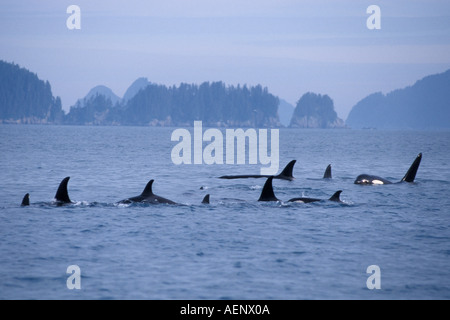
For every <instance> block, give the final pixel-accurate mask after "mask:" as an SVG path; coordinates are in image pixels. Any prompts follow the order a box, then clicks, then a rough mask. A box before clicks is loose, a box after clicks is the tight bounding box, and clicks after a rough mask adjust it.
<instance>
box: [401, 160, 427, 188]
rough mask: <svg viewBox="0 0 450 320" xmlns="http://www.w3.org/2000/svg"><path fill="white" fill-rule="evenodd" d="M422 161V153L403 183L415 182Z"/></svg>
mask: <svg viewBox="0 0 450 320" xmlns="http://www.w3.org/2000/svg"><path fill="white" fill-rule="evenodd" d="M421 161H422V153H419V155H418V156H417V158H416V159H415V160H414V162H413V163H412V165H411V167H410V168H409V169H408V172H406V174H405V176H404V177H403V179H402V180H401V182H410V183H411V182H414V179H416V174H417V170H419V166H420V162H421Z"/></svg>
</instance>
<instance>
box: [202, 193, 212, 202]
mask: <svg viewBox="0 0 450 320" xmlns="http://www.w3.org/2000/svg"><path fill="white" fill-rule="evenodd" d="M209 198H210V195H209V194H207V195H206V196H205V197H204V198H203V201H202V204H209Z"/></svg>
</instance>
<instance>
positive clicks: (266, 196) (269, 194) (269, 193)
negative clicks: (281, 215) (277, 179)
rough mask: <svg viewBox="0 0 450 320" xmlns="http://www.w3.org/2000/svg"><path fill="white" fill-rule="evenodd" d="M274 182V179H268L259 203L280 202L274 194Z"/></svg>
mask: <svg viewBox="0 0 450 320" xmlns="http://www.w3.org/2000/svg"><path fill="white" fill-rule="evenodd" d="M272 180H273V177H269V178H268V179H267V181H266V183H265V184H264V188H263V190H262V192H261V196H260V197H259V200H258V201H278V199H277V197H275V194H274V192H273V186H272Z"/></svg>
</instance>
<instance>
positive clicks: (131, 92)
mask: <svg viewBox="0 0 450 320" xmlns="http://www.w3.org/2000/svg"><path fill="white" fill-rule="evenodd" d="M150 84H151V83H150V82H149V81H148V79H147V78H139V79H137V80H136V81H135V82H133V83H132V84H131V86H130V87H129V88H128V89H127V91H126V92H125V94H124V96H123V98H122V102H123V103H127V102H128V101H129V100H131V99H132V98H134V96H135V95H136V94H137V93H138V92H139V91H140V90H142V89H144V88H145V87H147V86H149V85H150Z"/></svg>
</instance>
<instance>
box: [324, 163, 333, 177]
mask: <svg viewBox="0 0 450 320" xmlns="http://www.w3.org/2000/svg"><path fill="white" fill-rule="evenodd" d="M323 178H324V179H332V178H333V177H332V175H331V164H329V165H328V167H327V168H326V170H325V173H324V174H323Z"/></svg>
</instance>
